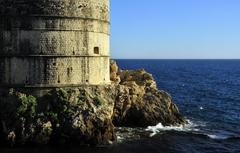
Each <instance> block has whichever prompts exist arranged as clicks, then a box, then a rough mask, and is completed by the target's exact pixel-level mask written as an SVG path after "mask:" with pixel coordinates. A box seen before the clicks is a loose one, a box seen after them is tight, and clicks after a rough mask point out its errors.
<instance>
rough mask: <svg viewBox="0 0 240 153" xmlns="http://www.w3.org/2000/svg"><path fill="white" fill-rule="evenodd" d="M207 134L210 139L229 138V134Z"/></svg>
mask: <svg viewBox="0 0 240 153" xmlns="http://www.w3.org/2000/svg"><path fill="white" fill-rule="evenodd" d="M207 136H208V137H209V138H211V139H216V140H225V139H228V138H230V137H229V136H223V135H215V134H207Z"/></svg>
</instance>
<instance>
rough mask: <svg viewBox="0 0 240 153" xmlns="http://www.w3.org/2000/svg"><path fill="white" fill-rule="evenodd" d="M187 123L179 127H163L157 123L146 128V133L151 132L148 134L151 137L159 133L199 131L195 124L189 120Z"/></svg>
mask: <svg viewBox="0 0 240 153" xmlns="http://www.w3.org/2000/svg"><path fill="white" fill-rule="evenodd" d="M187 122H188V124H186V125H180V126H163V125H162V123H159V124H157V125H156V126H149V127H147V129H146V131H150V132H152V133H151V134H150V137H153V136H154V135H156V134H157V133H159V132H161V131H199V129H197V128H196V127H197V125H196V124H194V123H193V122H191V121H190V120H188V121H187Z"/></svg>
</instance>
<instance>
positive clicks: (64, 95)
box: [0, 61, 185, 145]
mask: <svg viewBox="0 0 240 153" xmlns="http://www.w3.org/2000/svg"><path fill="white" fill-rule="evenodd" d="M110 68H111V81H112V83H111V84H110V85H102V86H82V87H78V88H76V87H74V88H57V89H53V90H50V91H49V92H48V93H47V94H46V95H44V96H42V97H34V96H31V95H29V94H24V93H23V92H22V91H21V90H14V89H11V90H9V92H7V93H0V94H1V96H0V141H1V142H2V143H1V144H3V143H5V144H6V143H8V144H10V145H14V144H18V145H19V144H20V145H25V144H32V143H33V144H77V145H83V144H84V145H85V144H90V145H96V144H109V143H111V142H112V141H115V140H116V136H115V132H114V127H115V126H128V127H147V126H150V125H156V124H157V123H162V124H163V125H180V124H184V123H185V120H184V118H183V117H182V116H181V114H180V112H179V110H178V108H177V106H176V105H175V104H174V103H173V101H172V98H171V96H170V95H169V94H168V93H166V92H164V91H161V90H158V88H157V85H156V82H155V81H154V79H153V76H152V75H151V74H149V73H147V72H146V71H145V70H143V69H141V70H121V69H120V68H118V66H117V64H116V62H115V61H111V65H110Z"/></svg>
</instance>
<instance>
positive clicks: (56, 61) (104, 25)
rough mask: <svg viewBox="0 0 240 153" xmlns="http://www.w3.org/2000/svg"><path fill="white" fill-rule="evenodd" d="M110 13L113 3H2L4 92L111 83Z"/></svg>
mask: <svg viewBox="0 0 240 153" xmlns="http://www.w3.org/2000/svg"><path fill="white" fill-rule="evenodd" d="M109 13H110V10H109V0H101V1H99V0H77V1H76V0H75V1H74V0H47V1H46V0H21V1H19V0H17V1H16V0H0V72H1V74H2V75H0V88H1V87H2V86H7V87H16V86H18V87H66V86H69V87H71V86H72V85H75V86H77V85H86V84H90V85H102V84H110V76H109V74H110V70H109V54H110V53H109V52H110V51H109V50H110V49H109V48H110V47H109V34H110V26H109V25H110V23H109V21H110V18H109ZM16 74H18V75H16Z"/></svg>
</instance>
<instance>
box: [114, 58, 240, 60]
mask: <svg viewBox="0 0 240 153" xmlns="http://www.w3.org/2000/svg"><path fill="white" fill-rule="evenodd" d="M111 59H114V60H240V58H111Z"/></svg>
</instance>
